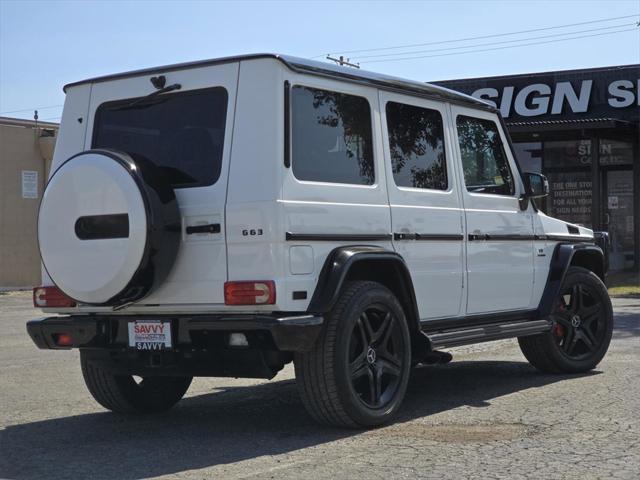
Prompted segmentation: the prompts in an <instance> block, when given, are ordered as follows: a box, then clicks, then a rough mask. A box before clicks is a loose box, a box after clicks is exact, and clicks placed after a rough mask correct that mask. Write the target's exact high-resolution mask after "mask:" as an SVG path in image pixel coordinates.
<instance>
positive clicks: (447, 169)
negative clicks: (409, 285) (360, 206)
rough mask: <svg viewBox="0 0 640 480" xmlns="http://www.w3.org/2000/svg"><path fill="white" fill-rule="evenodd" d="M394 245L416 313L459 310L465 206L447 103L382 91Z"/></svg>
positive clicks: (436, 315)
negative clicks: (458, 182) (405, 269)
mask: <svg viewBox="0 0 640 480" xmlns="http://www.w3.org/2000/svg"><path fill="white" fill-rule="evenodd" d="M380 106H381V111H382V112H383V125H382V127H383V139H384V149H385V160H386V161H385V168H386V170H387V190H388V192H389V203H390V205H391V223H392V231H393V237H394V239H393V241H394V247H395V249H396V251H397V252H398V253H400V254H401V255H402V257H403V258H404V259H405V261H406V262H407V265H408V266H409V271H410V272H411V277H412V280H413V286H414V289H415V293H416V300H417V302H418V310H419V313H420V318H421V319H423V320H424V319H433V318H440V317H455V316H458V315H459V314H460V310H461V302H462V292H463V272H464V270H463V263H464V237H463V228H462V221H463V213H462V208H461V206H460V201H461V200H460V198H459V192H458V189H457V188H456V181H455V180H456V177H455V170H454V168H453V167H454V163H453V159H454V158H455V156H454V155H453V149H452V145H451V141H450V135H449V131H448V130H449V129H448V125H449V123H448V121H447V108H446V104H443V103H439V102H434V101H430V100H425V99H419V98H415V97H408V96H405V95H399V94H395V93H387V92H380Z"/></svg>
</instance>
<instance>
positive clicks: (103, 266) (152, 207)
mask: <svg viewBox="0 0 640 480" xmlns="http://www.w3.org/2000/svg"><path fill="white" fill-rule="evenodd" d="M180 225H181V223H180V211H179V208H178V203H177V201H176V197H175V193H174V191H173V188H172V187H171V185H170V183H169V182H168V180H167V179H166V178H165V177H164V175H163V174H162V172H161V171H160V170H159V169H158V168H157V167H156V166H155V165H153V164H152V163H151V162H149V161H147V160H145V159H143V158H139V157H136V156H131V155H128V154H126V153H122V152H116V151H112V150H88V151H86V152H82V153H80V154H78V155H75V156H73V157H71V158H69V159H68V160H67V161H66V162H64V163H63V164H62V165H61V166H60V167H59V168H58V169H57V170H56V171H55V172H54V174H53V175H52V176H51V178H50V179H49V182H48V183H47V186H46V188H45V191H44V195H43V196H42V202H41V204H40V211H39V214H38V244H39V247H40V255H41V257H42V262H43V264H44V267H45V269H46V270H47V273H48V274H49V276H50V277H51V279H52V280H53V282H54V283H55V284H56V285H57V286H58V288H60V290H62V291H63V292H64V293H65V294H66V295H68V296H69V297H71V298H72V299H74V300H76V301H78V302H80V303H88V304H93V305H112V306H117V305H122V304H125V303H128V302H133V301H136V300H139V299H141V298H143V297H144V296H146V295H148V294H149V293H150V292H151V291H152V290H153V289H154V288H156V287H157V286H158V285H160V284H161V283H162V282H163V281H164V280H165V279H166V278H167V276H168V274H169V272H170V271H171V268H172V266H173V264H174V262H175V259H176V256H177V253H178V247H179V244H180V232H181V227H180Z"/></svg>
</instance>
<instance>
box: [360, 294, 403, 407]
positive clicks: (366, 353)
mask: <svg viewBox="0 0 640 480" xmlns="http://www.w3.org/2000/svg"><path fill="white" fill-rule="evenodd" d="M403 348H405V346H404V345H403V338H402V330H401V329H400V328H399V325H398V319H397V318H396V317H395V315H394V313H393V312H392V311H390V310H389V308H387V307H386V306H385V305H382V304H377V305H373V306H371V307H369V308H367V309H366V310H365V311H364V312H362V314H361V315H360V316H359V317H358V320H357V321H356V323H355V324H354V327H353V331H352V332H351V338H350V342H349V374H350V378H351V388H353V391H354V392H355V393H356V395H357V396H358V397H359V398H360V400H361V401H362V403H364V405H366V406H367V407H369V408H383V407H384V406H385V405H386V404H388V403H389V401H390V400H391V399H393V397H394V395H395V393H396V392H397V390H398V387H399V385H400V380H401V377H402V371H403V365H402V362H403V355H402V349H403Z"/></svg>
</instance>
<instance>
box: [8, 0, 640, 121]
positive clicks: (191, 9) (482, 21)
mask: <svg viewBox="0 0 640 480" xmlns="http://www.w3.org/2000/svg"><path fill="white" fill-rule="evenodd" d="M624 16H633V17H629V18H618V19H616V20H606V21H599V20H603V19H612V18H614V17H624ZM595 21H598V22H595ZM638 21H640V0H549V1H547V0H539V1H533V0H503V1H498V0H496V1H492V0H468V1H465V0H459V1H456V0H448V1H435V0H434V1H407V2H404V1H395V2H389V1H373V0H369V1H362V2H360V1H351V2H348V1H343V2H334V1H324V2H318V1H235V2H228V1H169V0H165V1H152V0H146V1H125V0H110V1H91V0H85V1H81V0H75V1H56V0H48V1H28V0H22V1H19V0H0V116H9V117H17V118H32V117H33V110H34V109H36V108H37V109H38V110H39V118H40V120H47V121H57V120H58V119H59V117H60V115H61V112H62V104H63V103H64V94H63V92H62V87H63V85H64V84H66V83H70V82H74V81H78V80H82V79H85V78H89V77H93V76H97V75H104V74H110V73H117V72H122V71H128V70H134V69H139V68H144V67H152V66H158V65H166V64H171V63H178V62H185V61H192V60H201V59H207V58H216V57H221V56H228V55H237V54H243V53H256V52H277V53H285V54H289V55H295V56H300V57H307V58H310V57H318V58H319V59H323V57H324V55H325V54H327V53H333V54H336V55H339V53H340V52H341V51H342V52H344V51H351V50H367V49H378V48H388V47H396V46H402V45H415V44H419V45H421V46H418V47H411V48H402V49H388V50H378V51H370V52H354V53H348V54H345V56H346V57H349V58H351V59H352V60H353V61H354V62H360V63H361V67H362V68H364V69H367V70H373V71H377V72H382V73H386V74H390V75H395V76H400V77H405V78H410V79H414V80H419V81H429V80H445V79H455V78H467V77H481V76H491V75H506V74H516V73H527V72H540V71H550V70H565V69H573V68H589V67H601V66H609V65H626V64H632V63H640V28H638V27H635V26H634V22H638ZM584 22H594V23H588V24H584ZM578 23H583V24H582V25H575V24H578ZM570 24H572V25H574V26H571V27H564V28H558V29H555V28H553V29H547V28H548V27H557V26H561V25H570ZM614 27H615V28H614ZM539 29H545V30H539ZM524 30H538V31H536V32H529V33H521V34H518V35H504V36H496V35H501V34H505V33H512V32H521V31H524ZM620 30H630V31H622V32H620V33H614V34H611V32H613V31H620ZM568 32H575V33H574V34H573V35H569V36H562V35H565V34H567V33H568ZM603 34H604V35H603ZM553 35H555V36H553ZM588 35H591V36H588ZM592 35H597V36H592ZM469 37H472V38H475V37H488V38H481V39H477V38H475V39H472V40H466V41H464V42H459V41H458V40H460V39H465V38H469ZM569 37H583V38H576V39H573V40H563V41H557V40H560V39H566V38H569ZM505 41H509V42H511V43H506V44H505V43H498V42H505ZM434 42H440V43H436V44H434ZM442 42H447V43H442ZM539 42H552V43H542V44H541V43H539ZM522 43H537V44H536V45H528V46H520V47H517V48H504V47H506V46H510V47H511V46H513V45H519V44H522ZM424 44H430V45H424ZM462 47H464V48H462ZM445 49H446V50H445ZM488 49H493V50H488ZM434 50H435V52H434ZM467 50H476V51H475V53H463V54H460V53H461V52H465V51H467ZM477 50H488V51H477ZM403 51H404V52H406V51H411V52H413V51H417V52H422V53H417V54H409V55H405V56H412V57H420V56H422V57H428V58H413V59H409V60H400V61H398V60H394V61H388V60H390V59H392V58H394V59H397V58H402V57H401V56H398V55H397V54H398V53H400V52H403ZM452 53H456V55H452ZM389 54H396V56H395V57H393V56H392V57H377V58H365V57H366V56H369V55H389ZM444 54H446V55H444ZM373 60H386V61H384V62H381V61H380V62H379V61H376V62H373ZM367 62H370V63H367Z"/></svg>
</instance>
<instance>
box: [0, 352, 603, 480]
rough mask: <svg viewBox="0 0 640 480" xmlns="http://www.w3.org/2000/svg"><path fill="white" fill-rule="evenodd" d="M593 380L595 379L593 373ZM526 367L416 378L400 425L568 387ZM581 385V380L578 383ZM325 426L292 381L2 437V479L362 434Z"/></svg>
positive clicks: (273, 449) (472, 366)
mask: <svg viewBox="0 0 640 480" xmlns="http://www.w3.org/2000/svg"><path fill="white" fill-rule="evenodd" d="M592 374H593V373H592ZM565 378H569V377H567V376H562V375H543V374H540V373H538V372H536V371H535V370H534V369H533V368H532V367H531V366H529V364H527V363H524V362H503V361H476V362H466V361H462V362H453V363H451V364H448V365H443V366H437V367H426V368H419V369H416V370H414V371H413V373H412V377H411V380H410V384H409V389H408V392H407V397H406V400H405V403H404V404H403V407H402V413H401V415H400V417H399V419H398V422H406V421H410V420H412V419H416V418H420V417H425V416H429V415H432V414H435V413H438V412H442V411H446V410H451V409H454V408H456V407H460V406H464V405H471V406H476V407H478V406H480V407H482V406H489V405H490V404H491V401H492V400H493V399H495V398H498V397H501V396H504V395H509V394H511V393H514V392H519V391H523V390H527V389H530V388H537V387H541V386H544V385H548V384H550V383H554V382H558V381H562V380H563V379H565ZM572 378H575V377H572ZM359 433H360V432H358V431H353V430H340V429H331V428H324V427H319V426H318V425H316V424H315V423H313V421H312V420H311V419H310V418H309V416H308V415H307V414H306V413H305V411H304V408H303V406H302V404H301V402H300V399H299V397H298V395H297V392H296V389H295V382H294V381H292V380H286V381H275V382H271V383H266V384H261V385H258V386H250V387H235V388H228V389H225V390H222V391H219V390H218V391H216V392H214V393H209V394H204V395H198V396H194V397H189V398H186V399H184V400H183V401H182V402H181V403H180V404H179V405H178V406H177V407H176V408H175V409H174V410H173V411H171V412H168V413H166V414H162V415H154V416H143V417H123V416H118V415H114V414H111V413H107V412H104V413H92V414H85V415H76V416H70V417H64V418H56V419H51V420H45V421H38V422H33V423H27V424H21V425H12V426H9V427H7V428H6V429H4V430H2V431H0V447H1V451H2V454H1V455H0V457H2V458H1V459H0V478H13V479H34V478H75V477H77V476H83V477H84V476H86V477H92V478H119V479H134V478H140V477H154V476H159V475H167V474H174V473H178V472H182V471H186V470H192V469H200V468H205V467H211V466H215V465H222V464H229V463H234V462H238V461H242V460H247V459H251V458H256V457H259V456H263V455H277V454H282V453H287V452H292V451H296V450H299V449H303V448H306V447H310V446H316V445H321V444H325V443H327V442H332V441H335V440H338V439H341V438H345V437H349V436H354V435H358V434H359Z"/></svg>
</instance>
